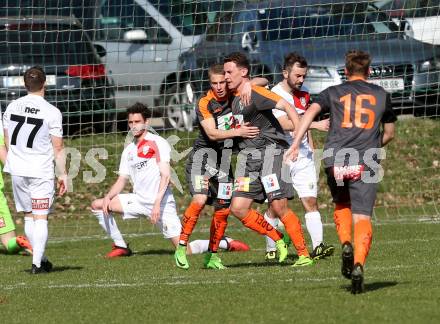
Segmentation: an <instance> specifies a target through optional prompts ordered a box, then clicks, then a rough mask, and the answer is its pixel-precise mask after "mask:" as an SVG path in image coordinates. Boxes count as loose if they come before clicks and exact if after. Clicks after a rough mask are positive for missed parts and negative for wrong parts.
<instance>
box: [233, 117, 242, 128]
mask: <svg viewBox="0 0 440 324" xmlns="http://www.w3.org/2000/svg"><path fill="white" fill-rule="evenodd" d="M233 118H234V124H233V125H234V126H233V128H240V127H241V125H243V124H244V119H243V115H234V116H233Z"/></svg>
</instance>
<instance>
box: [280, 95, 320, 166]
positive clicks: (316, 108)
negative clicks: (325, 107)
mask: <svg viewBox="0 0 440 324" xmlns="http://www.w3.org/2000/svg"><path fill="white" fill-rule="evenodd" d="M320 112H321V106H320V105H319V104H317V103H312V104H311V105H310V107H309V109H307V111H306V112H305V113H304V116H303V118H302V119H301V122H300V123H299V127H298V128H297V129H296V130H295V139H294V141H293V143H292V146H291V147H290V149H289V150H288V151H287V152H286V159H287V160H296V158H297V157H298V150H299V145H300V144H301V141H302V138H303V136H304V134H305V133H306V132H307V131H308V129H309V128H310V124H311V123H312V122H313V120H314V119H315V117H316V116H317V115H318V114H319V113H320Z"/></svg>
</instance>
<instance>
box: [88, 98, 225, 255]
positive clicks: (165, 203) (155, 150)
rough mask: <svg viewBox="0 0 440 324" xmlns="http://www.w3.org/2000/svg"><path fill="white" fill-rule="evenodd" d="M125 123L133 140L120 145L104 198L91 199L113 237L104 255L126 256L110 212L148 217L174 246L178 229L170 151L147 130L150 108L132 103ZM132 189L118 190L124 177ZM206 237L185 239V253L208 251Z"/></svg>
mask: <svg viewBox="0 0 440 324" xmlns="http://www.w3.org/2000/svg"><path fill="white" fill-rule="evenodd" d="M127 115H128V116H127V117H128V126H129V128H130V131H131V133H132V135H133V141H132V142H131V143H130V144H129V145H128V146H127V147H126V148H125V149H124V151H123V152H122V156H121V161H120V165H119V176H118V179H117V180H116V182H115V183H114V184H113V186H112V187H111V188H110V190H109V192H108V193H107V194H106V195H105V196H104V198H101V199H96V200H94V201H93V202H92V205H91V207H92V212H93V214H94V215H95V216H96V218H97V219H98V222H99V224H100V225H101V227H102V228H103V229H104V230H105V231H106V232H107V234H108V235H109V236H110V237H111V238H112V240H113V247H112V251H110V252H109V253H108V254H107V257H108V258H114V257H121V256H130V255H131V254H132V251H131V249H130V248H129V247H128V245H127V243H126V242H125V240H124V238H123V237H122V234H121V232H120V231H119V228H118V226H117V224H116V221H115V219H114V218H113V212H116V213H120V214H122V217H123V219H131V218H138V217H142V216H143V217H148V218H150V221H151V223H153V224H157V225H158V226H159V228H160V229H161V231H162V234H163V236H164V237H165V238H166V239H169V240H170V241H171V243H172V244H173V245H174V247H176V246H177V245H178V243H179V236H180V230H181V224H180V219H179V217H178V216H177V211H176V203H175V201H174V196H173V194H172V192H171V189H170V187H169V181H170V172H171V171H170V154H171V147H170V145H169V144H168V142H167V141H166V140H165V139H164V138H162V137H160V136H159V135H155V134H153V133H151V132H149V131H148V127H149V126H148V124H149V121H150V118H151V117H152V115H151V111H150V110H148V108H147V107H146V106H145V105H143V104H141V103H136V104H134V105H133V106H131V107H129V108H128V109H127ZM129 180H130V181H131V183H132V184H133V192H132V193H127V194H122V193H121V192H122V190H123V189H124V187H125V185H126V184H127V182H128V181H129ZM230 241H232V239H230V238H224V239H223V240H222V242H220V247H221V248H223V249H228V248H229V243H230ZM208 245H209V240H196V241H193V242H190V243H189V248H188V251H187V252H188V254H191V253H192V254H196V253H203V252H206V251H208Z"/></svg>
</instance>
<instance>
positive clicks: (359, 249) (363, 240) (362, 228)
mask: <svg viewBox="0 0 440 324" xmlns="http://www.w3.org/2000/svg"><path fill="white" fill-rule="evenodd" d="M372 239H373V228H372V226H371V220H366V219H361V220H360V221H358V222H357V223H355V224H354V264H356V263H360V264H362V265H364V264H365V259H366V258H367V256H368V252H370V246H371V241H372Z"/></svg>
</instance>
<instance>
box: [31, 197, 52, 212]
mask: <svg viewBox="0 0 440 324" xmlns="http://www.w3.org/2000/svg"><path fill="white" fill-rule="evenodd" d="M32 209H33V210H47V209H49V198H32Z"/></svg>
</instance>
